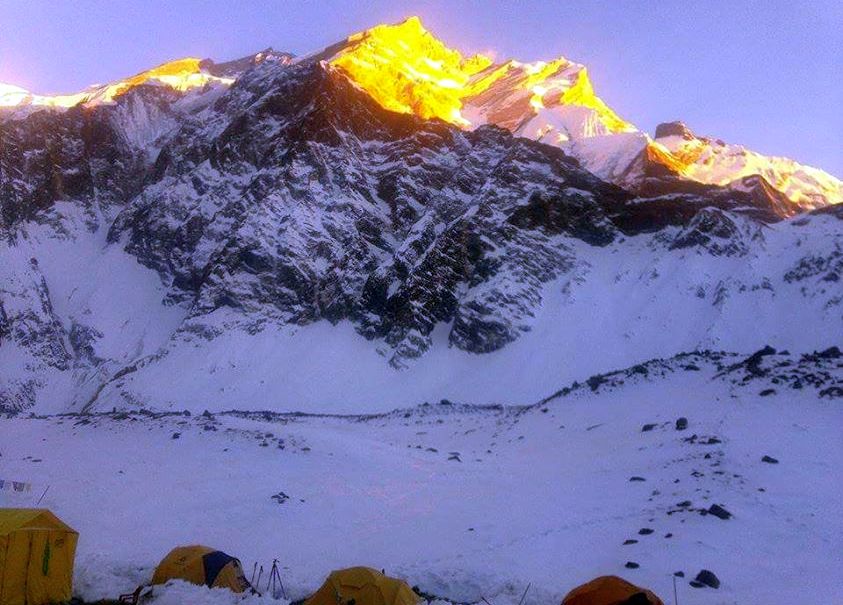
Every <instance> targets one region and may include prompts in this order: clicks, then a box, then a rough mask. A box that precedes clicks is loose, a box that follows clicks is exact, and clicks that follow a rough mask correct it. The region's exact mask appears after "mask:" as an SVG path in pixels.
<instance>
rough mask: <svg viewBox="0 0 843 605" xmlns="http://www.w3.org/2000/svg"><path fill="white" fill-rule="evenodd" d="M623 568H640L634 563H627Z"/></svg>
mask: <svg viewBox="0 0 843 605" xmlns="http://www.w3.org/2000/svg"><path fill="white" fill-rule="evenodd" d="M624 567H626V568H627V569H638V568H639V567H641V566H640V565H639V564H638V563H636V562H635V561H627V562H626V565H624Z"/></svg>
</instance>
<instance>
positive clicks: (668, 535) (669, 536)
mask: <svg viewBox="0 0 843 605" xmlns="http://www.w3.org/2000/svg"><path fill="white" fill-rule="evenodd" d="M664 537H665V538H672V537H673V534H672V533H670V532H668V533H666V534H665V535H664Z"/></svg>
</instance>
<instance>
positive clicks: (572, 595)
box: [562, 576, 663, 605]
mask: <svg viewBox="0 0 843 605" xmlns="http://www.w3.org/2000/svg"><path fill="white" fill-rule="evenodd" d="M562 605H663V604H662V601H661V599H659V598H658V597H657V596H656V595H654V594H653V593H652V592H650V591H649V590H647V589H646V588H640V587H638V586H636V585H635V584H632V583H631V582H627V581H626V580H624V579H623V578H619V577H618V576H600V577H599V578H595V579H593V580H592V581H591V582H586V583H585V584H583V585H582V586H577V587H576V588H575V589H573V590H572V591H571V592H569V593H568V594H567V595H565V598H564V599H562Z"/></svg>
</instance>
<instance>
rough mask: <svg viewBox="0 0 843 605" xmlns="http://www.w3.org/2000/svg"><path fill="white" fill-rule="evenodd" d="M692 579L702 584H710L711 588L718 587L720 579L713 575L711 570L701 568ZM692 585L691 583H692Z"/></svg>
mask: <svg viewBox="0 0 843 605" xmlns="http://www.w3.org/2000/svg"><path fill="white" fill-rule="evenodd" d="M694 581H696V582H699V583H700V584H701V585H703V586H710V587H711V588H720V579H719V578H718V577H717V576H716V575H714V572H713V571H709V570H707V569H703V570H701V571H700V573H698V574H697V577H696V578H694ZM692 586H693V584H692Z"/></svg>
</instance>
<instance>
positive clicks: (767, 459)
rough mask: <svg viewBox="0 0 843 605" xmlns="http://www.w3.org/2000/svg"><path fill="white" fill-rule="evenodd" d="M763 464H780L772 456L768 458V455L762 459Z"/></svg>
mask: <svg viewBox="0 0 843 605" xmlns="http://www.w3.org/2000/svg"><path fill="white" fill-rule="evenodd" d="M761 462H766V463H768V464H778V463H779V461H778V460H777V459H776V458H773V457H772V456H766V455H765V456H764V457H763V458H761Z"/></svg>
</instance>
